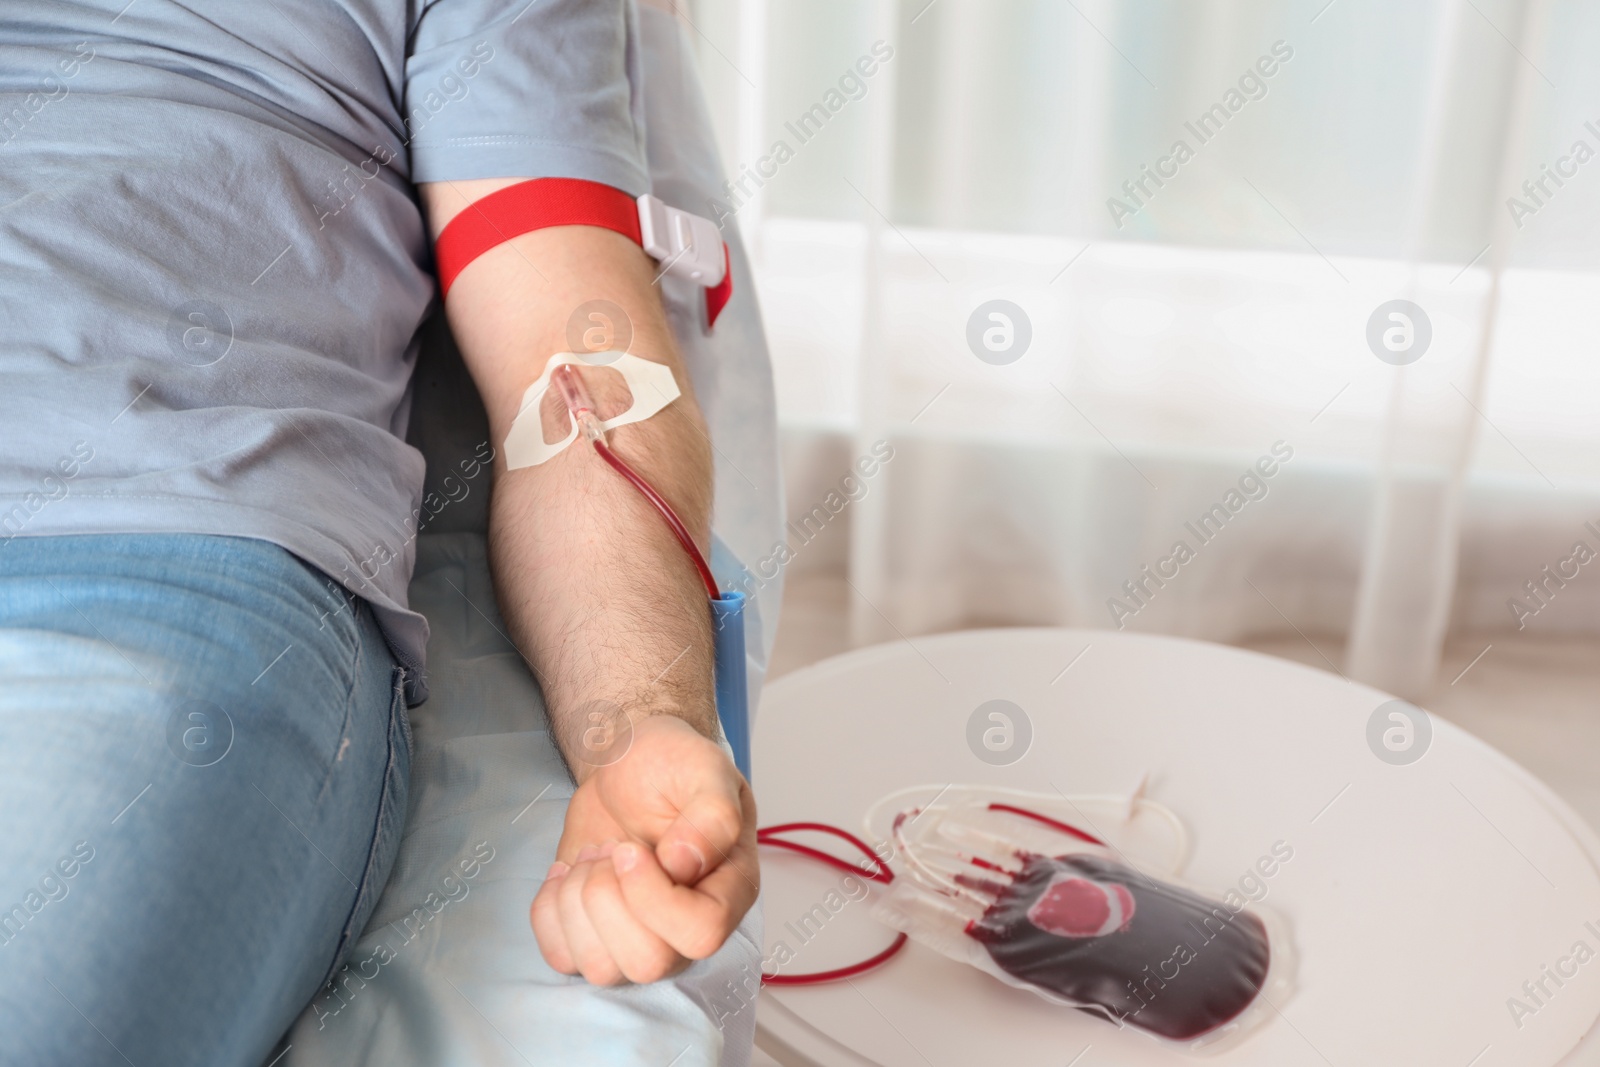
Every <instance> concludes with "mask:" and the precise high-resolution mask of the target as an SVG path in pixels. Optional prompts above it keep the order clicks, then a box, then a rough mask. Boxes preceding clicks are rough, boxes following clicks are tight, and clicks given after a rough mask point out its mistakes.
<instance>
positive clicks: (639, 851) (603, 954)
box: [531, 715, 761, 985]
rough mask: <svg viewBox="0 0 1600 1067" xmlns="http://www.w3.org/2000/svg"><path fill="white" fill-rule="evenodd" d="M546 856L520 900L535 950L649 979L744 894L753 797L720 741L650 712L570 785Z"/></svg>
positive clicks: (688, 951)
mask: <svg viewBox="0 0 1600 1067" xmlns="http://www.w3.org/2000/svg"><path fill="white" fill-rule="evenodd" d="M556 857H557V861H556V863H555V864H554V865H553V866H552V867H551V868H550V874H549V876H548V877H547V879H546V881H545V883H544V885H543V887H542V888H540V890H539V895H538V896H536V897H535V898H534V901H533V907H532V909H531V915H532V921H533V932H534V934H535V935H536V936H537V937H538V939H539V948H540V950H541V951H542V952H543V953H544V958H545V960H546V961H547V962H548V963H549V964H550V966H551V967H553V968H555V969H556V970H558V971H560V972H562V973H563V974H582V975H583V976H584V978H586V979H588V980H589V981H590V982H593V983H594V984H596V985H614V984H616V983H618V982H621V981H624V980H626V981H630V982H653V981H655V980H656V979H658V978H664V977H666V976H668V975H671V974H676V973H677V972H678V971H681V970H683V969H684V968H685V967H687V966H688V965H689V962H690V961H691V960H698V959H704V958H705V957H707V956H709V955H711V954H712V953H713V952H715V951H716V950H717V949H718V948H719V947H720V946H721V945H722V943H723V942H724V941H725V940H727V937H728V935H729V934H730V933H732V932H733V930H734V928H735V927H736V926H738V924H739V920H740V918H741V917H743V915H744V913H745V912H746V911H748V910H749V909H750V905H751V904H752V903H754V902H755V898H756V890H757V884H758V882H759V880H760V877H761V876H760V873H759V868H758V866H757V864H756V807H755V798H754V797H753V796H752V795H751V793H750V786H749V785H748V784H747V783H746V782H745V780H744V778H743V776H741V775H740V774H739V772H738V771H737V770H736V769H735V768H734V766H733V761H732V760H730V759H728V756H727V754H726V753H725V752H724V751H723V750H722V749H721V748H720V747H719V746H717V745H716V744H714V743H713V742H711V741H709V740H707V739H706V738H705V737H703V736H701V735H700V734H699V733H698V732H696V731H695V729H694V728H693V727H691V726H690V725H688V724H687V723H686V722H684V721H683V720H682V719H678V718H675V717H673V716H670V715H653V716H650V717H649V718H646V719H645V720H643V721H642V722H640V723H639V724H638V725H636V726H635V727H634V728H633V742H632V745H631V746H630V747H629V749H628V751H627V753H626V754H625V755H623V756H622V757H621V758H620V759H618V760H617V761H616V762H614V763H610V764H608V765H606V766H603V767H600V768H598V769H596V770H595V771H594V772H593V773H592V774H590V775H589V776H588V778H587V780H586V781H584V783H583V784H582V785H581V786H579V787H578V791H577V793H576V794H574V796H573V798H572V803H571V805H570V806H569V807H568V808H567V821H566V826H565V828H564V829H563V831H562V834H561V844H560V845H559V846H558V848H557V850H556Z"/></svg>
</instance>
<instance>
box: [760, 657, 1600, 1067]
mask: <svg viewBox="0 0 1600 1067" xmlns="http://www.w3.org/2000/svg"><path fill="white" fill-rule="evenodd" d="M1392 699H1393V698H1392V697H1390V696H1388V695H1386V694H1384V693H1381V692H1378V691H1377V690H1374V689H1371V688H1368V687H1366V686H1362V685H1359V684H1355V683H1352V682H1348V681H1345V680H1344V679H1341V678H1340V677H1338V676H1337V675H1334V674H1329V673H1325V672H1322V671H1318V670H1313V669H1311V668H1308V667H1303V666H1300V665H1298V664H1294V663H1290V662H1287V661H1284V660H1279V659H1274V658H1271V657H1267V656H1261V655H1257V654H1254V653H1250V652H1245V651H1241V650H1239V649H1234V648H1228V647H1224V646H1220V645H1211V644H1205V643H1202V642H1197V641H1188V640H1182V639H1177V638H1164V637H1150V636H1139V635H1132V634H1118V633H1111V632H1105V631H1083V630H1048V629H1006V630H983V631H975V632H968V633H959V634H947V635H942V636H937V637H926V638H917V639H916V640H915V642H914V643H912V642H906V641H901V642H897V643H894V644H888V645H881V646H877V647H874V648H868V649H863V650H861V651H858V652H853V653H850V654H847V655H844V656H839V657H835V658H833V659H830V660H827V661H824V662H822V663H819V664H817V665H815V666H813V667H810V668H807V669H805V670H801V671H797V672H795V673H793V674H790V675H787V676H785V677H784V678H782V679H780V680H778V681H776V682H774V683H773V684H771V685H770V686H768V687H767V690H766V693H765V695H764V696H763V698H762V702H761V708H760V713H759V715H758V716H757V718H756V723H755V734H754V774H753V777H754V783H755V790H756V796H757V799H758V802H759V805H760V811H761V822H762V824H763V825H772V824H775V823H780V822H789V821H794V820H817V821H822V822H829V823H833V824H835V825H838V826H841V827H844V828H846V829H850V830H852V831H854V832H858V833H859V832H860V831H861V827H862V816H863V814H864V812H865V811H866V809H867V808H868V806H869V805H870V804H871V803H872V802H873V801H874V800H876V799H877V798H879V797H881V796H883V795H884V794H886V793H888V792H891V791H893V790H896V789H900V788H904V787H908V786H914V785H922V784H935V785H937V784H943V783H952V782H953V783H962V784H966V783H970V784H978V785H994V786H1004V787H1008V788H1017V789H1027V790H1035V791H1038V792H1042V793H1055V792H1057V791H1060V792H1064V793H1068V794H1085V793H1117V792H1125V791H1127V790H1129V789H1131V788H1132V787H1133V786H1134V785H1135V784H1136V783H1137V782H1138V781H1139V780H1140V778H1141V776H1144V775H1147V774H1148V776H1149V779H1148V782H1149V784H1148V789H1147V795H1148V796H1149V797H1150V798H1151V799H1153V800H1157V801H1160V802H1161V803H1164V804H1166V805H1167V806H1169V807H1170V808H1172V809H1174V810H1175V811H1176V812H1177V813H1178V814H1179V815H1180V816H1182V818H1183V820H1184V821H1185V823H1186V824H1187V826H1188V828H1189V831H1190V835H1191V848H1192V851H1191V859H1190V861H1189V863H1188V866H1187V869H1186V870H1185V872H1184V878H1185V879H1186V880H1188V881H1190V882H1193V883H1195V884H1197V885H1200V886H1209V887H1215V888H1216V889H1217V890H1218V892H1219V893H1220V892H1221V891H1223V890H1225V889H1227V888H1228V887H1229V886H1231V885H1234V884H1236V883H1237V882H1238V880H1239V879H1240V877H1241V875H1242V874H1244V873H1245V872H1247V871H1249V870H1250V869H1251V868H1252V867H1253V866H1254V865H1255V863H1256V861H1257V859H1258V858H1259V857H1261V856H1263V855H1265V854H1266V853H1267V852H1268V851H1269V850H1270V849H1271V847H1272V846H1273V845H1274V843H1276V842H1285V843H1287V844H1288V846H1290V847H1291V848H1292V849H1293V858H1292V860H1290V861H1289V862H1287V863H1284V864H1282V865H1281V867H1279V868H1278V869H1277V870H1276V871H1275V873H1274V875H1273V876H1272V877H1271V878H1270V879H1269V880H1267V887H1268V895H1267V897H1266V904H1267V905H1268V906H1270V907H1272V908H1274V909H1275V910H1277V911H1278V912H1279V913H1280V914H1281V915H1283V916H1284V917H1285V918H1286V919H1287V920H1288V922H1289V923H1290V926H1291V929H1292V933H1293V941H1294V952H1295V956H1296V960H1295V969H1294V975H1293V978H1294V990H1293V992H1292V993H1291V994H1290V996H1288V997H1287V998H1286V999H1284V1000H1282V1002H1281V1003H1280V1004H1279V1005H1278V1008H1279V1009H1281V1010H1279V1011H1278V1012H1276V1013H1275V1014H1274V1016H1273V1018H1272V1019H1271V1020H1270V1021H1269V1022H1268V1023H1267V1024H1266V1025H1265V1026H1263V1027H1262V1028H1261V1029H1260V1030H1258V1031H1257V1032H1256V1033H1255V1034H1254V1035H1253V1036H1252V1037H1251V1038H1250V1039H1249V1040H1247V1041H1245V1042H1244V1043H1243V1044H1240V1045H1238V1046H1237V1047H1235V1048H1232V1049H1229V1050H1227V1051H1224V1052H1222V1053H1220V1054H1217V1055H1215V1056H1211V1057H1207V1060H1208V1061H1209V1062H1210V1063H1213V1064H1216V1065H1218V1067H1245V1065H1249V1067H1298V1065H1302V1064H1303V1065H1306V1067H1390V1065H1393V1067H1424V1065H1430V1064H1440V1065H1445V1067H1468V1065H1469V1064H1470V1065H1471V1067H1555V1065H1557V1064H1564V1065H1577V1064H1590V1063H1600V1032H1596V1033H1591V1031H1594V1030H1595V1023H1596V1020H1597V1017H1600V958H1593V959H1591V958H1590V957H1591V956H1592V955H1594V954H1596V953H1600V838H1596V836H1595V834H1594V833H1593V831H1592V830H1590V829H1589V827H1588V826H1587V825H1586V824H1584V822H1583V821H1582V820H1581V819H1580V818H1579V817H1578V816H1577V815H1576V813H1574V812H1573V811H1572V810H1571V809H1570V808H1568V807H1567V805H1566V804H1564V803H1563V802H1562V801H1560V800H1559V799H1558V798H1557V797H1556V796H1555V795H1554V794H1552V793H1551V792H1550V791H1549V789H1548V788H1546V787H1545V786H1544V785H1543V784H1542V783H1540V782H1539V781H1538V780H1537V779H1535V778H1534V777H1533V776H1532V775H1530V774H1528V773H1527V772H1526V771H1524V770H1522V769H1521V768H1520V767H1518V766H1517V765H1516V764H1514V763H1513V762H1512V761H1511V760H1509V759H1507V758H1506V757H1505V756H1503V755H1501V754H1500V753H1499V752H1497V751H1495V750H1494V749H1492V748H1490V747H1489V746H1488V745H1486V744H1484V743H1483V742H1481V741H1478V740H1477V739H1476V738H1474V737H1472V736H1471V735H1469V734H1467V733H1465V732H1464V731H1462V730H1460V729H1457V728H1455V727H1453V726H1452V725H1450V724H1449V723H1447V722H1445V721H1443V720H1441V719H1438V718H1432V717H1430V718H1429V725H1430V726H1431V732H1432V736H1431V738H1430V739H1427V741H1426V748H1425V751H1423V754H1422V755H1421V757H1420V758H1417V759H1415V760H1414V761H1413V762H1409V763H1403V764H1400V763H1396V762H1391V761H1392V760H1396V759H1403V758H1406V757H1407V756H1408V755H1409V753H1404V752H1402V753H1401V754H1400V755H1398V756H1397V755H1396V754H1395V753H1394V752H1393V751H1390V750H1388V749H1386V748H1385V746H1384V745H1383V743H1382V741H1381V740H1372V741H1369V720H1371V719H1372V718H1373V713H1374V711H1375V709H1377V708H1378V707H1379V706H1380V705H1383V704H1385V703H1386V702H1388V701H1390V700H1392ZM994 700H1005V701H1009V702H1011V704H1013V705H1015V707H1016V708H1020V709H1021V718H1022V719H1024V720H1025V723H1020V722H1019V723H1018V724H1017V725H1016V728H1015V729H1014V730H1013V731H1012V733H1011V735H1010V736H1011V737H1012V739H1013V743H1014V744H1016V745H1017V748H1016V749H1014V750H1011V751H1002V752H999V753H997V752H996V751H994V750H993V749H992V748H991V749H988V750H985V749H984V747H983V745H981V744H974V743H972V742H971V741H969V736H970V732H969V723H970V720H971V719H972V717H973V715H974V712H975V711H976V710H977V709H978V708H979V706H980V705H984V704H986V703H987V702H989V701H994ZM1012 717H1013V718H1016V716H1015V715H1013V716H1012ZM1383 721H1384V722H1385V723H1387V722H1388V719H1387V717H1386V715H1385V716H1384V717H1383ZM1395 721H1396V722H1402V720H1395ZM1029 732H1031V735H1032V736H1031V740H1029V741H1028V742H1027V743H1026V746H1025V751H1023V750H1022V745H1021V743H1020V740H1021V738H1022V737H1023V735H1024V734H1026V733H1029ZM1380 734H1381V731H1380ZM1420 737H1421V733H1418V734H1417V735H1415V736H1413V738H1412V741H1413V744H1414V745H1419V749H1420V742H1419V738H1420ZM991 740H999V741H1004V740H1005V734H1004V731H1002V733H1001V734H997V735H993V736H992V738H991ZM1398 740H1402V741H1403V740H1404V738H1403V737H1401V738H1399V739H1398ZM1419 749H1413V752H1414V751H1417V750H1419ZM980 751H982V753H983V756H984V757H985V758H980V756H979V754H978V753H979V752H980ZM1380 754H1386V755H1387V759H1386V758H1382V756H1381V755H1380ZM1596 756H1597V758H1600V753H1597V754H1596ZM1010 759H1014V762H1009V763H1003V764H1002V763H1001V761H1003V760H1010ZM763 870H764V884H763V897H764V905H765V917H766V930H767V934H766V939H767V953H768V954H771V953H772V952H774V951H775V949H776V944H777V942H778V941H785V942H786V943H787V945H788V947H789V949H790V950H791V952H793V954H794V959H793V960H792V962H790V963H789V965H788V966H787V967H786V968H785V970H786V972H787V973H800V972H809V971H818V970H825V969H828V968H831V967H836V966H840V965H843V964H845V963H847V962H851V961H854V960H857V959H861V958H864V957H866V956H867V955H870V954H872V953H873V952H875V951H876V950H877V949H878V948H879V947H881V946H882V945H884V944H886V943H887V941H888V939H889V936H890V935H889V934H888V932H886V931H885V930H884V929H883V928H882V927H879V926H877V925H876V924H875V923H873V922H872V920H871V919H870V918H869V917H868V915H867V910H868V907H869V905H868V904H866V903H862V902H855V901H847V902H846V903H845V905H844V906H843V907H841V908H839V909H838V910H837V912H836V914H833V915H832V917H831V918H830V919H829V920H828V922H827V923H826V925H825V926H823V927H822V928H821V930H820V932H817V933H812V931H813V930H814V927H813V926H803V927H797V926H795V925H794V923H795V921H796V920H797V919H798V918H799V917H800V916H801V915H803V914H806V913H807V912H808V911H810V910H811V909H812V908H813V907H814V906H815V905H816V904H817V902H818V901H819V900H821V899H822V898H823V896H824V894H826V893H827V891H828V890H829V889H830V888H835V887H837V886H838V884H839V874H838V872H837V871H832V870H830V869H828V868H826V867H823V866H821V865H818V864H813V863H809V862H808V861H806V860H804V859H801V858H797V857H793V856H791V855H789V854H787V853H782V852H779V851H778V850H775V849H767V850H763ZM834 899H835V900H836V901H837V899H838V898H834ZM807 933H812V936H810V937H809V938H807V939H805V940H802V937H803V936H804V935H805V934H807ZM1580 942H1582V943H1583V944H1585V945H1586V946H1587V949H1588V953H1587V954H1585V953H1584V952H1580V951H1578V948H1577V946H1578V944H1579V943H1580ZM1578 957H1582V958H1581V960H1580V959H1579V958H1578ZM1563 961H1565V962H1563ZM1545 968H1555V969H1557V970H1559V971H1561V972H1563V973H1567V972H1575V973H1570V975H1569V976H1567V977H1559V976H1557V977H1547V975H1551V974H1553V973H1554V972H1553V971H1546V970H1545ZM1525 983H1527V985H1525ZM1541 983H1542V990H1543V992H1542V993H1541ZM1512 998H1516V1000H1515V1001H1513V999H1512ZM1516 1003H1520V1004H1521V1005H1522V1006H1523V1009H1525V1010H1521V1011H1518V1010H1516V1009H1515V1008H1514V1004H1516ZM758 1019H759V1029H758V1038H757V1043H758V1044H759V1045H760V1047H761V1048H762V1050H763V1051H765V1052H766V1053H768V1054H770V1055H772V1056H773V1057H774V1058H776V1059H777V1060H778V1061H779V1062H780V1063H783V1064H785V1065H811V1064H815V1065H818V1067H844V1065H851V1067H855V1065H868V1064H874V1065H881V1067H946V1065H951V1067H955V1065H968V1064H1004V1065H1008V1067H1009V1065H1018V1067H1029V1065H1034V1064H1038V1065H1041V1067H1043V1065H1049V1067H1065V1065H1068V1064H1071V1065H1072V1067H1109V1065H1118V1067H1145V1065H1158V1064H1173V1063H1186V1062H1193V1061H1192V1059H1191V1058H1189V1057H1185V1056H1181V1055H1178V1054H1175V1053H1173V1052H1170V1051H1168V1050H1167V1049H1165V1048H1163V1047H1161V1046H1159V1045H1157V1044H1156V1043H1155V1042H1154V1041H1152V1040H1150V1039H1149V1038H1147V1037H1144V1036H1142V1035H1140V1034H1138V1033H1134V1032H1131V1031H1119V1030H1117V1029H1116V1028H1114V1027H1112V1026H1110V1025H1108V1024H1106V1023H1104V1022H1101V1021H1097V1020H1095V1019H1092V1018H1089V1017H1087V1016H1085V1015H1083V1014H1082V1013H1079V1012H1075V1011H1073V1010H1071V1009H1067V1008H1062V1007H1058V1006H1054V1005H1051V1004H1049V1003H1047V1002H1045V1001H1043V1000H1041V999H1039V998H1036V997H1034V996H1033V995H1031V994H1029V993H1026V992H1023V991H1019V990H1015V989H1012V988H1010V987H1007V986H1005V985H1003V984H1002V983H1000V982H998V981H996V980H995V979H993V978H991V977H988V976H987V975H984V974H981V973H979V972H978V971H976V970H974V969H972V968H969V967H966V966H963V965H961V964H958V963H955V962H952V961H950V960H948V959H946V958H945V957H943V956H941V955H939V954H937V953H936V952H933V951H931V950H929V949H925V948H923V947H921V946H919V945H916V944H914V943H913V944H911V945H910V946H908V947H907V948H906V950H905V951H904V952H902V953H901V954H900V955H899V956H898V957H896V958H895V959H894V960H892V961H891V962H890V963H889V964H888V965H887V966H885V967H883V968H881V969H880V970H878V971H876V972H873V973H871V974H868V975H864V976H862V977H859V978H855V979H852V980H850V981H848V982H839V983H833V984H830V985H824V986H810V987H787V988H779V987H768V988H767V989H766V990H764V991H763V993H762V997H761V1002H760V1009H759V1014H758ZM1586 1035H1587V1036H1586ZM1075 1057H1076V1058H1075Z"/></svg>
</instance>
